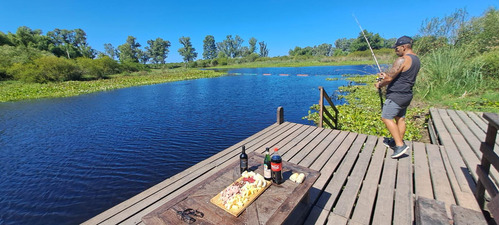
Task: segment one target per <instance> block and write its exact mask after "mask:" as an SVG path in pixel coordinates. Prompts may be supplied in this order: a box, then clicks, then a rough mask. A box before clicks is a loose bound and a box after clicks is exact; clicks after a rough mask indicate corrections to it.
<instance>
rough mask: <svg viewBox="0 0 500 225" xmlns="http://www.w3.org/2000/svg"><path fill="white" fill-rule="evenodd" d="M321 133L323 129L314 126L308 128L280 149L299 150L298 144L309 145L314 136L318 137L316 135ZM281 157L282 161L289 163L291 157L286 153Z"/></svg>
mask: <svg viewBox="0 0 500 225" xmlns="http://www.w3.org/2000/svg"><path fill="white" fill-rule="evenodd" d="M322 131H324V129H321V128H317V127H315V126H308V127H307V129H306V130H305V131H304V132H302V133H301V134H299V135H297V136H295V137H293V139H292V140H290V141H289V142H288V143H286V144H285V145H282V146H281V148H282V149H292V148H293V149H298V150H301V149H302V147H301V146H300V143H304V145H305V144H307V143H309V142H310V141H311V140H312V139H314V138H316V136H318V134H319V133H321V132H322ZM282 157H283V160H286V161H289V162H291V160H290V158H291V157H293V155H292V154H289V153H288V152H286V153H284V154H283V155H282Z"/></svg>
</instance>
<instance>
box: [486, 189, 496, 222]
mask: <svg viewBox="0 0 500 225" xmlns="http://www.w3.org/2000/svg"><path fill="white" fill-rule="evenodd" d="M487 207H488V210H489V211H490V213H491V215H493V219H495V222H496V223H497V224H498V195H497V196H495V197H494V198H493V200H491V202H489V203H488V204H487Z"/></svg>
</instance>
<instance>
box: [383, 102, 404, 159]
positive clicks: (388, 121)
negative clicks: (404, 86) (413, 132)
mask: <svg viewBox="0 0 500 225" xmlns="http://www.w3.org/2000/svg"><path fill="white" fill-rule="evenodd" d="M405 114H406V107H400V106H399V105H398V104H396V103H395V102H393V101H391V100H390V99H386V101H385V104H384V108H383V110H382V121H383V122H384V124H385V126H386V127H387V130H389V132H390V133H391V135H392V137H393V139H394V143H395V146H393V147H392V146H391V148H392V149H393V150H394V153H393V154H392V155H391V158H398V157H400V156H402V155H403V154H404V153H405V152H406V151H407V150H408V146H406V145H405V144H404V142H403V136H404V133H405V131H406V124H405V121H404V116H405Z"/></svg>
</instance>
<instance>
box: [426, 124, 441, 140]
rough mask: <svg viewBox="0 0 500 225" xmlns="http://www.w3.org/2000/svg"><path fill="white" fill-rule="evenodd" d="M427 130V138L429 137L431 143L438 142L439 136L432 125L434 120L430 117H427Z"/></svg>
mask: <svg viewBox="0 0 500 225" xmlns="http://www.w3.org/2000/svg"><path fill="white" fill-rule="evenodd" d="M427 131H428V132H429V138H430V139H431V143H433V144H440V143H439V138H438V136H437V134H436V128H435V127H434V122H432V118H429V121H428V126H427Z"/></svg>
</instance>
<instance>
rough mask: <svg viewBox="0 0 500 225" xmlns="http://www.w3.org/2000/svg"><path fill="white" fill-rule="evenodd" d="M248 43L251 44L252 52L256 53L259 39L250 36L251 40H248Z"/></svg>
mask: <svg viewBox="0 0 500 225" xmlns="http://www.w3.org/2000/svg"><path fill="white" fill-rule="evenodd" d="M248 44H249V46H250V49H249V51H250V54H252V53H254V52H255V50H256V45H257V39H255V38H254V37H252V38H250V40H248Z"/></svg>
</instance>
